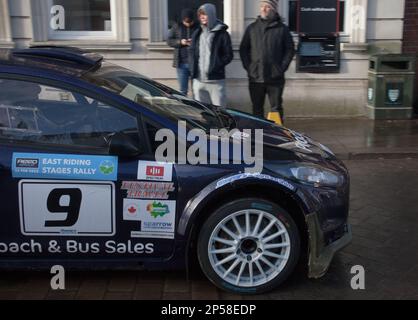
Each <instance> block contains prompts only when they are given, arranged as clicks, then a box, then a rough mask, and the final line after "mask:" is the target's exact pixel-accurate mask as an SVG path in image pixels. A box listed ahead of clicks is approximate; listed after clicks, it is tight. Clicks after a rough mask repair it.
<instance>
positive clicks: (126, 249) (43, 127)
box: [0, 79, 177, 266]
mask: <svg viewBox="0 0 418 320" xmlns="http://www.w3.org/2000/svg"><path fill="white" fill-rule="evenodd" d="M1 81H2V91H3V94H1V95H0V148H1V152H0V179H1V180H0V197H1V203H2V211H1V216H2V223H1V224H0V257H1V258H0V261H7V260H13V259H22V258H23V259H33V261H34V262H39V261H43V262H44V261H49V260H54V261H57V260H58V261H61V260H62V261H64V260H65V261H70V262H74V263H76V262H79V261H86V260H88V261H90V260H91V261H93V262H94V261H99V260H100V261H110V262H113V261H121V260H123V261H128V260H129V261H132V262H133V263H137V262H138V261H142V260H147V259H152V260H155V259H156V258H161V259H162V258H166V257H169V256H171V254H172V252H173V248H174V232H175V230H174V228H175V227H174V226H175V217H176V212H175V211H176V201H175V200H176V197H177V195H176V191H175V190H176V181H175V173H174V172H173V167H172V165H169V164H163V165H160V164H157V163H156V162H154V161H152V160H153V157H152V155H151V154H150V152H148V148H147V146H149V143H147V142H146V137H145V134H144V131H143V130H142V128H141V121H140V118H139V115H138V114H137V113H136V112H133V111H131V110H129V109H128V108H125V107H124V106H119V105H117V104H115V103H114V102H109V101H106V102H103V101H102V100H103V98H102V97H100V98H98V97H95V96H94V95H93V96H90V95H89V96H87V95H84V94H80V93H79V92H78V91H77V90H76V89H74V88H70V89H69V88H66V89H63V88H62V86H61V85H51V84H48V85H45V84H43V82H41V81H40V80H38V79H33V80H31V81H28V80H27V79H25V81H22V80H17V79H2V80H1ZM5 93H7V94H5ZM139 146H142V148H141V149H142V153H141V154H140V155H138V154H136V151H138V150H137V149H136V148H138V147H139ZM124 265H126V264H124ZM101 266H103V264H101Z"/></svg>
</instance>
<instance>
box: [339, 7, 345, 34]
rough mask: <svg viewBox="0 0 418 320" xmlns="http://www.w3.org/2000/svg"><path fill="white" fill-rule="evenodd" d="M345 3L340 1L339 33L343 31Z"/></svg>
mask: <svg viewBox="0 0 418 320" xmlns="http://www.w3.org/2000/svg"><path fill="white" fill-rule="evenodd" d="M345 5H346V4H345V1H340V32H344V31H345Z"/></svg>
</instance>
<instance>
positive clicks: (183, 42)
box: [180, 39, 192, 47]
mask: <svg viewBox="0 0 418 320" xmlns="http://www.w3.org/2000/svg"><path fill="white" fill-rule="evenodd" d="M180 43H181V45H182V46H185V47H189V46H190V45H191V44H192V39H181V42H180Z"/></svg>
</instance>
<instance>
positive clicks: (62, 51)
mask: <svg viewBox="0 0 418 320" xmlns="http://www.w3.org/2000/svg"><path fill="white" fill-rule="evenodd" d="M12 54H13V55H14V56H20V57H32V58H47V59H54V60H62V61H66V62H73V63H77V64H82V65H85V66H87V67H90V68H92V67H95V66H97V65H99V64H100V63H101V62H102V61H103V56H101V55H99V54H95V53H89V52H85V51H83V50H81V49H79V48H75V47H64V46H62V47H58V46H33V47H30V48H28V49H15V50H13V51H12Z"/></svg>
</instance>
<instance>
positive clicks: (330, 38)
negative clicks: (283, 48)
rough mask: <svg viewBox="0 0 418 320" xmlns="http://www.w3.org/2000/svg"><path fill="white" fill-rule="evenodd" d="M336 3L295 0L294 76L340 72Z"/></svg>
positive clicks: (337, 10)
mask: <svg viewBox="0 0 418 320" xmlns="http://www.w3.org/2000/svg"><path fill="white" fill-rule="evenodd" d="M339 17H340V1H339V0H298V19H297V30H298V34H299V46H298V52H297V59H296V70H297V72H307V73H338V72H339V71H340V36H339V32H340V30H339V26H340V22H339Z"/></svg>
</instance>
